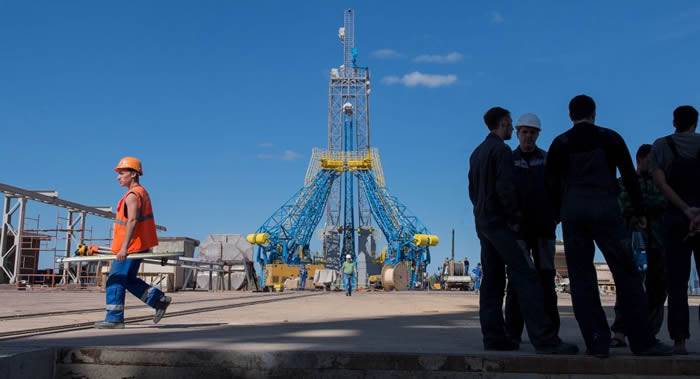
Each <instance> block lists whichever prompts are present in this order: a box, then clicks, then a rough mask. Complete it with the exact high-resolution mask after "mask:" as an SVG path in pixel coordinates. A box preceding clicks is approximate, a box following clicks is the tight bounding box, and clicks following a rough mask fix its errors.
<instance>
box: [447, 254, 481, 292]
mask: <svg viewBox="0 0 700 379" xmlns="http://www.w3.org/2000/svg"><path fill="white" fill-rule="evenodd" d="M442 282H443V284H444V287H445V288H444V289H446V290H451V289H460V290H463V291H471V290H473V289H474V281H473V280H472V278H471V276H469V273H468V272H466V271H465V267H464V262H461V261H455V260H453V259H450V260H449V261H448V262H447V264H446V265H445V266H444V267H443V277H442Z"/></svg>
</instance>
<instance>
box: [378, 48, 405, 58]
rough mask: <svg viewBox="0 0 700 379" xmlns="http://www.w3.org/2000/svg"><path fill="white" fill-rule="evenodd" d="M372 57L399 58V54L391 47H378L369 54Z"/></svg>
mask: <svg viewBox="0 0 700 379" xmlns="http://www.w3.org/2000/svg"><path fill="white" fill-rule="evenodd" d="M370 55H371V56H372V58H377V59H396V58H401V54H399V52H398V51H396V50H393V49H379V50H375V51H373V52H372V53H371V54H370Z"/></svg>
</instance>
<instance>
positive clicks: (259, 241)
mask: <svg viewBox="0 0 700 379" xmlns="http://www.w3.org/2000/svg"><path fill="white" fill-rule="evenodd" d="M245 239H246V241H248V243H250V244H252V245H264V244H266V243H267V241H269V239H270V235H269V234H267V233H252V234H248V235H247V236H246V237H245Z"/></svg>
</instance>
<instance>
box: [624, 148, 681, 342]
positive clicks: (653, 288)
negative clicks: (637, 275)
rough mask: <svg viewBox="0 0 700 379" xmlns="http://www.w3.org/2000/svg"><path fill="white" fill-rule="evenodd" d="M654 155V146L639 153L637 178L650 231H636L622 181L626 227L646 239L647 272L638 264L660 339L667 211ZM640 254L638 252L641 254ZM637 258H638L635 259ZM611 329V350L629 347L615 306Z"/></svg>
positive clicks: (654, 331) (653, 327)
mask: <svg viewBox="0 0 700 379" xmlns="http://www.w3.org/2000/svg"><path fill="white" fill-rule="evenodd" d="M650 155H651V145H648V144H645V145H642V146H640V147H639V150H637V154H636V158H637V176H638V180H639V186H640V188H641V190H642V202H643V206H644V217H645V218H646V220H647V228H646V229H635V225H636V224H637V223H638V222H637V220H636V216H635V209H634V205H633V204H632V199H631V198H630V196H629V192H628V191H627V189H626V188H625V186H624V184H623V183H622V180H620V197H619V199H618V201H619V203H620V209H621V210H622V217H623V219H624V220H625V226H627V228H628V229H630V230H632V231H633V233H635V234H637V235H640V236H642V237H643V239H644V242H645V246H644V253H645V255H646V262H647V264H646V266H647V267H646V269H644V267H640V264H641V263H642V262H638V263H637V269H638V270H640V271H641V272H643V276H644V287H645V289H646V293H647V299H648V301H649V327H650V328H651V333H652V334H653V335H657V334H658V333H659V330H661V325H662V324H663V322H664V311H665V307H664V303H665V302H666V258H665V254H664V251H663V243H662V240H661V233H662V230H661V218H662V216H663V214H664V212H665V210H666V204H667V202H666V199H665V198H664V196H663V195H662V194H661V191H659V189H658V188H657V187H656V184H654V179H653V178H652V177H651V172H650V170H649V156H650ZM639 253H640V252H635V254H639ZM635 258H636V255H635ZM610 329H611V330H612V331H613V332H614V333H615V335H614V336H613V338H612V340H611V341H610V347H625V346H627V343H626V338H625V330H624V329H625V328H624V319H623V318H622V313H621V312H620V307H619V305H617V302H616V305H615V322H614V323H613V324H612V326H611V327H610Z"/></svg>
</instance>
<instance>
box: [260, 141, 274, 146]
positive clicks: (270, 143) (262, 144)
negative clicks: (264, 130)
mask: <svg viewBox="0 0 700 379" xmlns="http://www.w3.org/2000/svg"><path fill="white" fill-rule="evenodd" d="M272 146H273V145H272V142H261V143H259V144H258V147H272Z"/></svg>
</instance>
